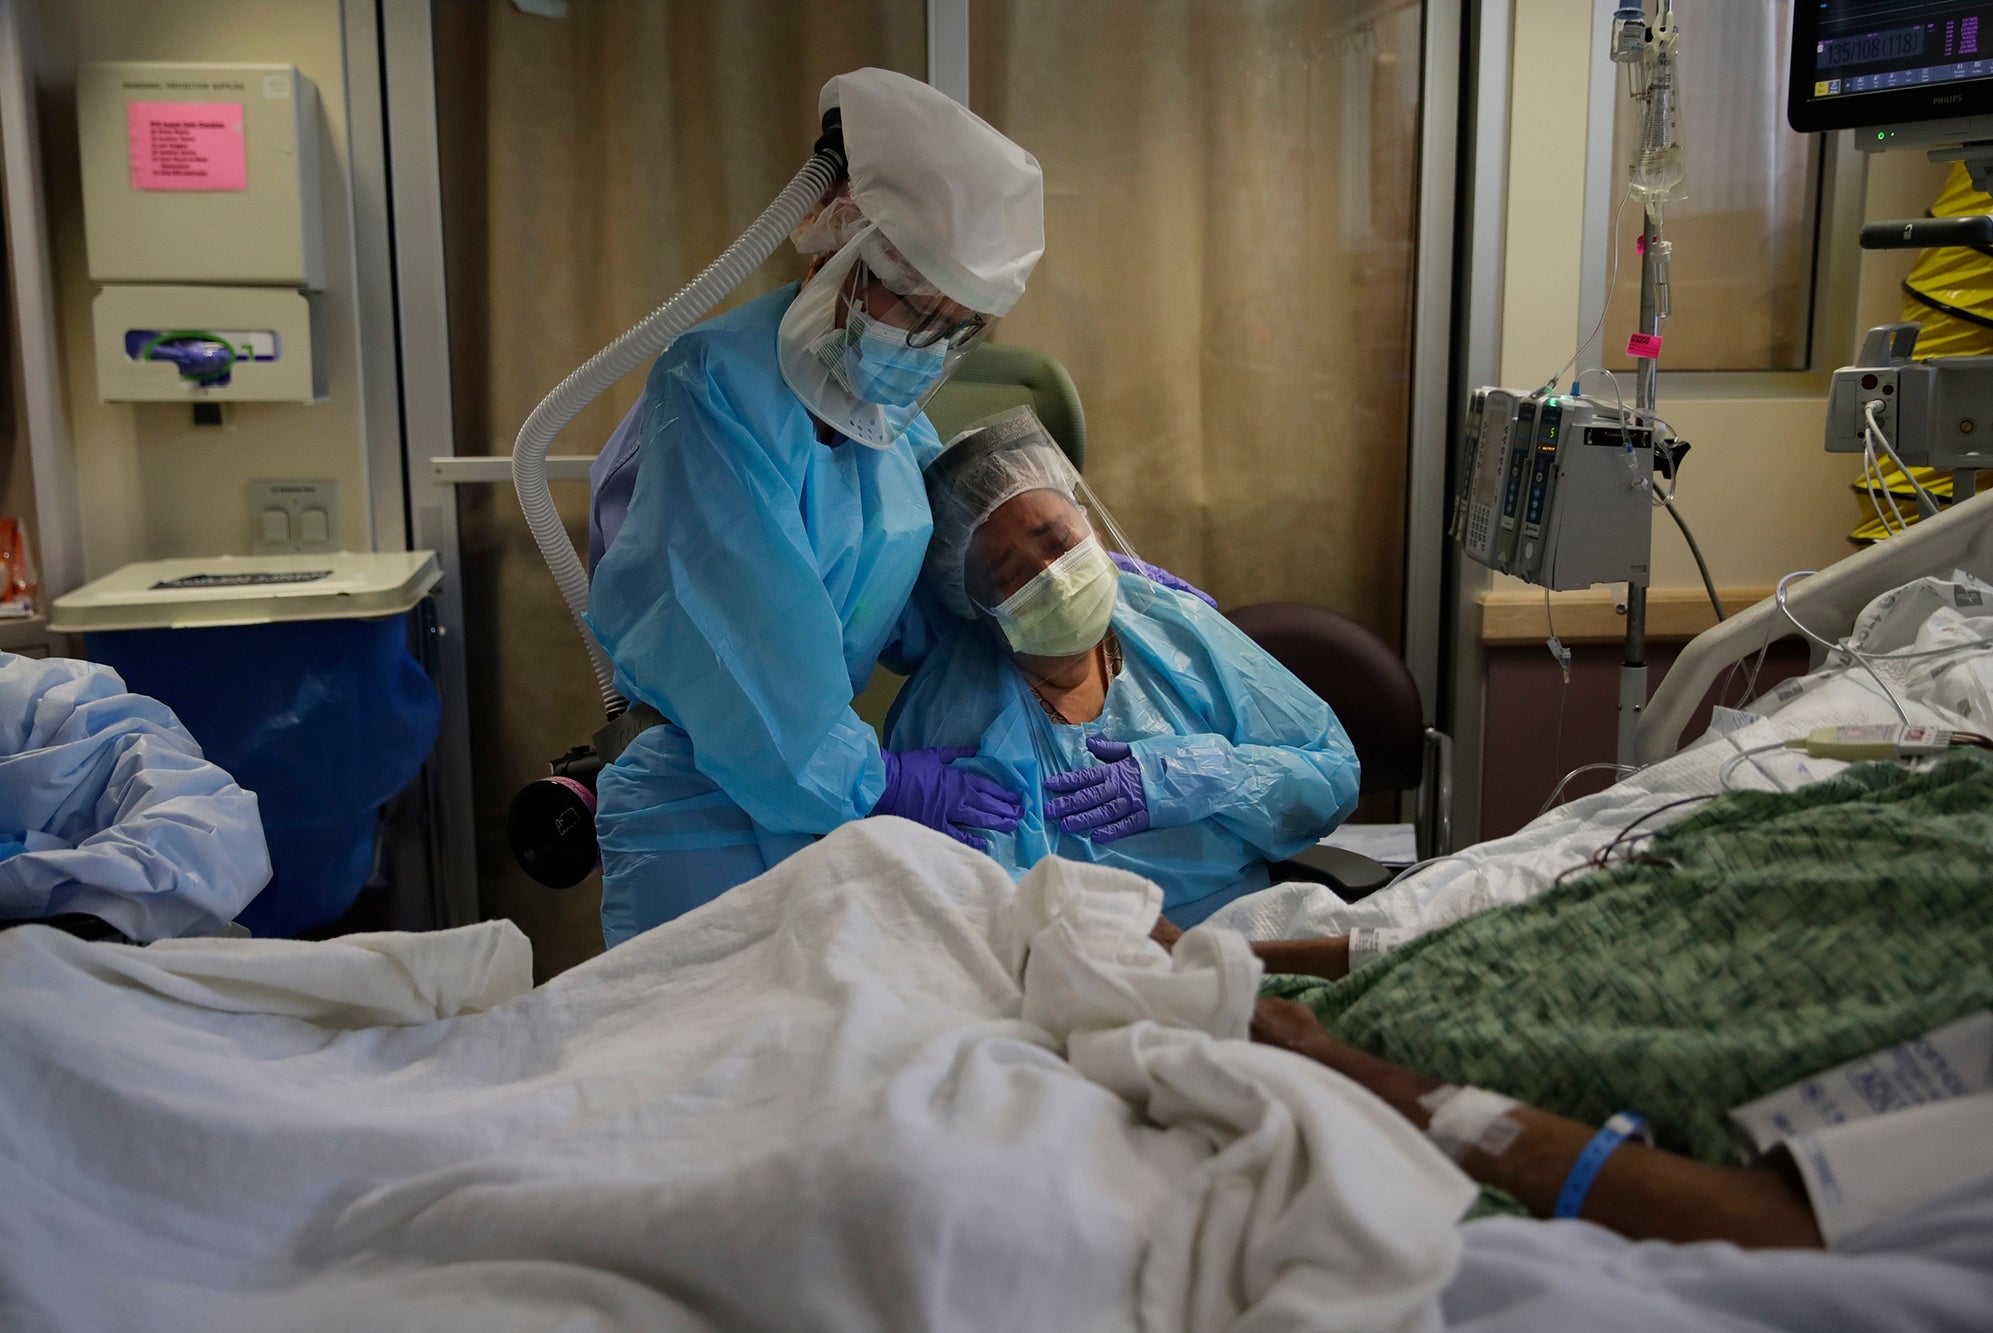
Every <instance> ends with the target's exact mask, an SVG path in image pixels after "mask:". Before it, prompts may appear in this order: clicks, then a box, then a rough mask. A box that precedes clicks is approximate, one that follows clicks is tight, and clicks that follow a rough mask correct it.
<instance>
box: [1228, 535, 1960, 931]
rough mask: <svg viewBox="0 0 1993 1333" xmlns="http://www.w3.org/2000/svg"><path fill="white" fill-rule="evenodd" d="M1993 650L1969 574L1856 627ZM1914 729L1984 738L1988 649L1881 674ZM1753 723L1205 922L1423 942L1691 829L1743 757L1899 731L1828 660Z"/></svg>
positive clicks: (1798, 769)
mask: <svg viewBox="0 0 1993 1333" xmlns="http://www.w3.org/2000/svg"><path fill="white" fill-rule="evenodd" d="M1974 640H1981V641H1985V640H1993V586H1989V585H1987V584H1985V583H1983V582H1981V581H1979V580H1977V579H1975V578H1973V577H1972V576H1970V575H1967V574H1964V573H1955V574H1953V575H1952V576H1950V577H1948V578H1926V579H1919V580H1917V581H1915V582H1913V583H1909V584H1906V585H1904V586H1903V587H1901V588H1897V589H1893V590H1892V591H1890V592H1888V593H1885V594H1883V595H1882V596H1880V597H1878V598H1876V600H1875V601H1874V602H1872V603H1870V604H1869V607H1868V608H1867V610H1865V611H1864V612H1863V613H1862V615H1861V616H1860V617H1859V618H1858V619H1857V621H1856V624H1855V629H1854V632H1853V633H1852V634H1851V635H1850V641H1851V642H1852V643H1853V644H1854V645H1855V646H1856V647H1857V648H1858V649H1860V650H1862V651H1864V652H1867V653H1885V652H1896V651H1913V650H1921V649H1928V648H1936V647H1939V646H1942V645H1947V644H1967V643H1971V642H1973V641H1974ZM1878 669H1879V670H1880V671H1881V672H1882V674H1883V676H1884V678H1885V679H1886V680H1887V681H1888V682H1889V685H1890V688H1891V689H1892V690H1893V691H1894V692H1895V694H1896V695H1897V697H1898V699H1899V700H1900V701H1901V702H1902V703H1903V705H1904V708H1905V711H1906V712H1908V714H1909V715H1910V720H1911V721H1912V722H1913V723H1920V724H1926V725H1931V726H1939V727H1946V728H1950V729H1953V730H1962V731H1976V732H1980V733H1982V734H1984V733H1986V732H1987V731H1988V730H1989V728H1993V651H1989V650H1988V649H1987V648H1985V647H1980V648H1978V649H1976V650H1973V651H1961V652H1958V653H1955V654H1951V655H1947V656H1939V657H1925V658H1914V659H1908V660H1898V661H1894V662H1881V663H1878ZM1750 707H1751V715H1755V716H1756V717H1757V718H1758V719H1759V720H1757V721H1749V720H1748V717H1746V718H1739V719H1733V720H1734V721H1737V722H1739V723H1741V724H1742V725H1738V726H1737V727H1736V729H1734V730H1727V731H1722V730H1719V729H1717V728H1712V730H1711V732H1710V733H1709V734H1707V735H1705V736H1704V737H1703V738H1702V739H1701V740H1699V741H1697V742H1696V743H1695V744H1693V745H1691V746H1689V747H1688V748H1687V749H1684V750H1682V751H1680V752H1679V753H1677V754H1675V755H1672V756H1670V757H1669V758H1667V759H1664V760H1662V761H1661V762H1660V763H1657V764H1652V765H1649V766H1648V767H1646V768H1644V769H1641V770H1640V771H1639V772H1637V773H1634V774H1632V775H1631V776H1629V777H1627V778H1625V779H1622V780H1621V781H1620V782H1618V783H1615V784H1614V785H1613V786H1611V787H1608V788H1606V789H1605V790H1604V791H1602V792H1599V793H1597V794H1595V795H1592V796H1587V797H1585V798H1583V799H1581V800H1577V801H1572V802H1569V803H1568V804H1566V805H1562V806H1559V807H1558V808H1556V809H1555V810H1552V811H1550V812H1548V813H1547V814H1545V815H1543V816H1542V817H1540V818H1538V819H1536V820H1534V821H1532V822H1531V823H1530V824H1528V825H1527V826H1525V827H1524V828H1522V829H1521V830H1519V831H1517V832H1516V833H1513V834H1510V835H1509V836H1508V837H1505V838H1496V839H1493V840H1491V841H1488V842H1483V843H1478V844H1476V845H1475V846H1473V847H1469V848H1467V849H1465V850H1464V851H1461V852H1459V853H1456V854H1455V855H1454V856H1453V857H1451V858H1449V859H1447V860H1444V861H1440V862H1437V863H1435V864H1433V865H1430V866H1427V867H1425V868H1423V869H1420V870H1417V871H1415V872H1414V873H1412V874H1410V875H1409V876H1407V877H1405V878H1403V879H1401V880H1400V881H1398V882H1397V883H1395V884H1393V885H1391V886H1390V887H1388V888H1386V889H1383V890H1380V891H1379V892H1377V893H1374V894H1372V895H1371V896H1369V897H1368V898H1364V899H1361V900H1359V901H1358V902H1355V903H1346V902H1344V901H1343V900H1342V898H1341V897H1340V896H1338V895H1337V894H1336V893H1335V891H1334V890H1332V889H1330V888H1328V887H1326V886H1325V885H1320V884H1303V883H1290V884H1276V885H1274V886H1273V887H1271V888H1268V889H1262V890H1261V891H1260V892H1258V893H1253V894H1247V895H1246V896H1245V897H1242V898H1239V899H1237V900H1236V901H1234V902H1230V903H1227V904H1226V905H1225V906H1224V907H1221V908H1219V909H1218V910H1217V911H1216V912H1214V913H1212V914H1211V918H1210V921H1209V923H1208V924H1210V925H1213V926H1218V927H1223V928H1226V929H1230V930H1238V931H1242V932H1244V933H1245V934H1246V935H1247V936H1248V937H1250V938H1252V939H1294V938H1300V937H1303V936H1310V935H1344V934H1348V933H1349V932H1350V931H1351V930H1354V929H1358V928H1389V929H1399V930H1408V931H1411V932H1412V933H1414V934H1417V933H1419V932H1421V931H1426V930H1431V929H1434V928H1435V927H1438V926H1443V925H1446V924H1448V923H1450V922H1453V921H1458V920H1461V919H1463V918H1465V917H1468V916H1472V915H1473V914H1475V913H1476V912H1481V911H1485V910H1486V909H1488V908H1490V907H1495V906H1499V905H1500V904H1503V903H1513V902H1522V901H1525V900H1527V899H1530V898H1533V897H1535V896H1536V895H1537V894H1540V893H1542V892H1543V891H1544V890H1545V889H1548V888H1549V887H1550V886H1551V885H1552V884H1553V883H1555V882H1556V879H1557V876H1558V875H1560V874H1562V873H1563V872H1565V871H1567V870H1569V869H1571V868H1572V867H1574V866H1579V865H1582V864H1583V863H1584V861H1585V860H1586V858H1587V857H1589V856H1591V855H1592V853H1593V852H1595V851H1596V850H1597V849H1598V848H1600V847H1602V846H1604V845H1605V844H1606V843H1607V842H1609V841H1611V840H1612V838H1614V837H1615V836H1616V835H1618V834H1619V833H1620V832H1621V830H1623V829H1624V828H1626V826H1627V825H1628V824H1630V823H1632V822H1633V821H1634V820H1635V819H1637V818H1640V817H1641V816H1643V815H1645V814H1647V813H1648V812H1655V813H1654V814H1653V817H1652V818H1651V819H1645V820H1643V821H1642V822H1641V824H1640V827H1641V828H1645V829H1661V828H1665V827H1667V826H1668V825H1669V824H1672V823H1674V822H1676V821H1677V820H1680V819H1684V818H1686V817H1687V816H1689V815H1690V814H1692V813H1694V811H1695V810H1696V809H1697V808H1698V806H1697V805H1696V804H1686V805H1680V806H1676V807H1675V808H1673V809H1669V810H1662V809H1661V807H1663V806H1665V805H1667V804H1668V803H1669V802H1670V801H1674V800H1678V799H1681V798H1684V797H1691V796H1698V795H1711V794H1714V793H1716V792H1718V791H1720V790H1721V788H1720V787H1719V785H1718V779H1719V777H1720V776H1721V774H1722V772H1723V768H1724V766H1725V764H1726V763H1727V762H1728V761H1729V760H1730V759H1731V758H1732V757H1733V756H1735V755H1738V754H1740V753H1742V752H1743V751H1745V750H1749V749H1752V748H1754V747H1756V746H1760V745H1768V744H1771V743H1772V742H1774V741H1782V740H1786V739H1789V738H1793V737H1801V736H1804V735H1805V734H1806V733H1807V732H1808V731H1811V730H1812V729H1813V728H1815V727H1830V726H1857V725H1862V724H1866V723H1874V722H1895V721H1896V720H1897V717H1896V713H1895V711H1894V710H1893V709H1892V708H1891V707H1890V704H1889V702H1888V700H1887V698H1886V697H1885V696H1884V695H1883V693H1882V691H1881V690H1880V688H1879V687H1878V686H1877V685H1876V683H1875V681H1874V680H1873V679H1871V677H1870V676H1869V674H1868V673H1867V672H1866V671H1864V670H1862V669H1861V668H1860V667H1854V668H1849V667H1846V666H1837V665H1835V664H1833V663H1832V662H1829V663H1828V664H1826V665H1824V666H1823V667H1822V668H1821V669H1820V670H1818V671H1815V672H1812V673H1810V674H1808V675H1806V676H1803V677H1800V678H1799V679H1797V680H1794V681H1789V682H1787V683H1785V684H1783V685H1781V686H1779V687H1778V689H1777V690H1775V691H1774V692H1773V693H1772V694H1771V695H1770V696H1769V697H1767V698H1765V699H1761V700H1758V701H1756V702H1755V703H1753V704H1752V705H1751V706H1750ZM1846 767H1847V765H1846V764H1843V763H1840V762H1838V761H1835V760H1831V759H1810V758H1808V757H1806V756H1805V755H1804V754H1801V753H1798V752H1793V751H1787V752H1774V753H1771V754H1765V755H1759V756H1756V757H1754V758H1752V759H1749V760H1745V761H1743V762H1741V763H1740V764H1739V765H1738V766H1737V767H1736V769H1735V771H1734V772H1733V773H1732V774H1731V777H1730V783H1731V785H1732V786H1733V787H1756V788H1760V789H1766V790H1770V789H1773V788H1775V787H1777V786H1784V787H1787V788H1791V787H1798V786H1802V785H1804V784H1806V783H1809V782H1817V781H1819V780H1820V779H1822V778H1826V777H1830V776H1832V775H1833V774H1835V773H1838V772H1841V771H1842V770H1843V769H1845V768H1846Z"/></svg>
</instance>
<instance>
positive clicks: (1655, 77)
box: [1612, 0, 1681, 765]
mask: <svg viewBox="0 0 1993 1333" xmlns="http://www.w3.org/2000/svg"><path fill="white" fill-rule="evenodd" d="M1673 11H1674V4H1673V0H1660V5H1659V10H1658V12H1657V13H1656V15H1655V20H1654V27H1653V29H1652V30H1649V29H1648V28H1647V26H1646V15H1645V13H1644V10H1643V9H1642V7H1640V6H1638V5H1633V4H1626V5H1623V6H1622V7H1621V8H1620V9H1619V10H1618V11H1617V13H1616V14H1615V16H1614V24H1613V46H1612V58H1613V59H1614V60H1615V61H1617V62H1620V63H1625V64H1631V65H1632V66H1633V67H1634V78H1635V92H1636V95H1637V96H1639V97H1641V98H1642V99H1643V100H1645V101H1646V103H1647V105H1646V108H1645V111H1644V114H1643V116H1642V122H1641V131H1640V149H1639V155H1638V157H1637V158H1636V160H1635V163H1634V167H1633V177H1634V178H1633V182H1631V183H1630V185H1629V188H1631V185H1632V184H1639V183H1642V178H1643V177H1644V184H1645V186H1646V188H1644V189H1642V190H1641V227H1640V241H1641V244H1640V329H1639V331H1640V332H1641V333H1642V334H1645V335H1647V336H1649V337H1650V338H1652V339H1653V342H1650V343H1648V345H1647V347H1648V353H1649V354H1648V355H1645V356H1642V357H1640V358H1638V362H1637V366H1636V369H1635V371H1634V375H1635V379H1634V395H1633V404H1634V411H1635V412H1636V413H1637V414H1638V415H1640V416H1642V417H1647V418H1651V417H1652V415H1653V411H1654V396H1655V389H1656V386H1657V381H1658V379H1659V366H1658V364H1657V360H1656V358H1657V356H1658V353H1659V346H1658V344H1659V341H1660V333H1661V323H1662V321H1663V320H1665V319H1666V318H1667V316H1668V313H1669V304H1670V303H1669V297H1668V271H1667V266H1668V252H1669V249H1670V246H1669V245H1668V242H1667V241H1666V240H1664V239H1663V238H1662V235H1661V211H1660V208H1659V203H1660V200H1662V199H1665V198H1666V196H1667V192H1668V190H1669V189H1671V188H1672V185H1673V182H1672V181H1665V180H1663V181H1662V182H1660V184H1659V189H1658V192H1657V190H1656V188H1655V186H1656V181H1655V174H1656V173H1657V172H1658V173H1659V174H1661V175H1663V176H1665V175H1666V174H1667V171H1668V169H1670V168H1672V169H1673V170H1674V171H1675V172H1677V173H1678V172H1679V169H1680V168H1679V155H1680V151H1681V150H1680V148H1679V146H1677V145H1676V144H1675V143H1674V123H1673V122H1674V93H1675V49H1676V43H1677V41H1678V40H1679V35H1680V34H1679V30H1678V29H1677V28H1676V27H1675V25H1674V14H1673ZM1643 84H1644V86H1642V85H1643ZM1676 179H1679V175H1677V177H1676ZM1646 707H1647V576H1646V575H1645V574H1644V573H1643V574H1642V575H1641V576H1640V577H1638V578H1636V579H1629V580H1628V581H1627V585H1626V650H1625V653H1624V655H1623V656H1622V658H1621V662H1620V668H1619V762H1620V763H1622V764H1628V765H1633V764H1637V763H1638V762H1639V761H1638V760H1637V759H1636V758H1635V755H1636V753H1637V750H1638V743H1637V737H1638V735H1639V731H1640V715H1641V713H1642V712H1643V711H1644V710H1645V709H1646Z"/></svg>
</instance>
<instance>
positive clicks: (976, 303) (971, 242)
mask: <svg viewBox="0 0 1993 1333" xmlns="http://www.w3.org/2000/svg"><path fill="white" fill-rule="evenodd" d="M821 105H822V108H823V109H824V110H828V109H829V108H831V107H833V106H835V107H838V108H839V109H840V112H841V115H842V123H843V127H844V144H845V152H846V155H847V157H848V159H849V162H850V167H851V171H850V177H849V179H848V180H847V181H846V182H845V183H844V184H843V185H841V186H839V188H838V189H837V190H835V191H833V192H832V194H831V196H830V197H829V198H828V199H827V200H825V201H824V203H823V204H822V206H820V207H819V208H818V209H817V210H816V211H815V212H814V213H812V214H811V215H810V216H809V217H807V218H805V219H804V220H803V222H802V223H801V225H799V226H798V227H797V228H796V230H795V231H794V232H792V233H791V235H790V239H791V240H793V241H794V242H795V243H796V247H797V248H798V249H800V250H802V251H803V252H804V253H805V254H823V255H828V256H829V258H828V259H827V260H825V261H824V262H823V263H822V265H821V266H820V267H819V268H818V270H817V272H816V274H815V276H814V277H812V278H811V279H810V280H809V281H808V282H806V283H804V284H803V289H802V291H801V292H799V293H798V294H797V296H796V299H795V300H794V301H793V302H791V303H790V305H789V309H788V310H787V311H786V312H784V314H783V316H782V325H781V331H780V334H779V336H778V338H777V349H778V358H779V363H780V365H781V368H782V378H783V380H784V381H785V382H786V383H787V384H788V385H789V388H790V389H791V390H792V391H793V392H794V393H795V394H796V396H797V397H798V398H801V399H802V400H803V402H804V404H805V405H806V406H808V408H809V409H810V411H811V413H813V414H814V415H815V416H816V417H817V418H818V419H819V420H821V421H824V422H826V423H828V424H829V425H830V426H832V427H833V428H835V429H836V430H837V431H839V432H840V433H841V434H843V435H844V436H845V437H846V438H848V439H851V440H855V441H857V442H858V443H860V444H864V445H869V446H870V447H872V448H874V449H887V448H891V447H892V444H893V442H894V441H895V440H897V439H898V438H899V436H900V434H901V432H903V431H905V430H906V429H907V427H908V426H909V425H911V424H912V423H913V421H914V420H915V419H916V418H918V417H919V416H920V413H921V409H922V408H923V407H924V406H925V405H926V402H927V399H928V398H929V397H930V396H931V395H932V394H933V393H934V391H935V390H936V389H938V388H939V387H940V386H941V383H942V382H943V381H944V380H946V379H947V377H948V375H949V374H950V373H951V372H952V371H953V370H954V368H955V366H956V365H957V364H959V363H960V361H961V359H962V358H963V357H964V356H966V355H967V354H968V351H969V349H970V348H971V347H973V346H974V345H975V341H976V340H977V338H979V337H981V336H984V335H983V334H981V333H976V332H974V331H971V332H970V333H969V335H968V336H967V337H965V338H963V339H961V340H959V341H951V342H950V343H948V345H946V346H943V347H932V348H931V351H928V352H927V353H925V354H918V355H910V354H909V353H912V352H913V351H914V349H912V348H910V347H908V348H899V347H895V346H893V345H892V342H891V339H892V336H893V333H894V330H892V329H891V328H887V329H885V330H884V333H885V337H884V339H883V340H880V341H874V340H872V338H871V337H870V336H868V335H866V334H865V333H864V332H863V330H861V329H860V328H859V326H858V325H857V324H854V323H852V321H851V320H850V319H847V318H845V317H844V312H843V308H842V306H841V304H840V296H843V297H845V298H847V299H848V298H849V297H851V295H852V294H853V293H854V292H856V291H860V290H862V289H863V281H862V280H863V279H864V278H865V277H866V275H867V274H869V275H871V276H874V277H877V278H878V279H879V280H880V281H881V282H883V283H884V284H885V286H886V288H887V289H888V290H889V291H892V292H894V293H896V294H898V295H899V296H902V297H918V298H928V297H946V298H948V299H949V300H950V301H953V302H954V303H956V304H957V305H960V306H963V307H966V308H967V309H969V310H972V311H975V312H976V313H978V314H981V315H985V316H989V317H992V318H993V317H996V316H999V315H1003V314H1005V313H1007V312H1008V311H1009V310H1010V308H1011V307H1012V306H1014V305H1015V304H1016V303H1017V298H1018V297H1020V296H1022V295H1023V294H1024V282H1025V279H1026V278H1027V277H1029V276H1030V273H1031V269H1032V267H1033V266H1034V265H1035V264H1037V262H1038V256H1039V255H1040V254H1042V253H1044V249H1045V206H1044V190H1043V182H1042V178H1041V176H1040V174H1039V171H1038V163H1037V161H1036V159H1034V158H1033V157H1032V156H1031V154H1029V153H1027V152H1025V151H1024V150H1023V149H1021V148H1019V147H1018V146H1017V145H1016V144H1014V143H1012V142H1011V141H1010V140H1008V139H1006V138H1004V137H1003V136H1002V135H1001V134H998V133H997V132H996V131H995V130H993V129H991V128H990V127H989V126H988V125H987V124H985V123H984V122H983V121H981V120H979V119H978V118H977V117H975V116H973V115H971V114H970V113H969V112H968V110H967V109H965V108H964V107H963V106H961V105H960V104H959V103H957V102H955V101H954V100H953V99H951V98H949V97H947V96H945V95H944V94H942V93H939V92H937V91H935V90H934V89H933V88H930V87H928V86H927V85H926V84H924V83H921V82H919V81H917V80H914V79H910V78H907V77H906V76H905V75H903V74H894V73H892V72H891V71H889V70H883V69H861V70H857V71H855V72H853V73H850V74H840V75H839V76H837V77H836V78H834V79H832V80H831V81H830V82H829V83H827V84H825V85H824V90H823V96H822V98H821ZM860 264H862V265H863V266H864V271H863V272H855V271H854V270H855V269H856V268H857V266H858V265H860ZM847 284H850V285H849V286H847ZM878 315H879V312H878V311H876V310H874V311H870V312H868V318H869V319H870V320H872V321H876V319H877V317H878ZM878 332H880V330H876V329H875V330H874V333H875V334H876V333H878ZM854 357H855V358H856V360H855V361H854ZM868 358H869V359H868ZM882 369H883V371H884V373H885V375H886V376H888V377H892V378H890V382H891V383H892V384H894V385H896V386H902V387H901V390H900V391H899V392H890V391H884V386H885V384H886V383H887V382H888V380H882V379H881V377H880V374H881V371H882Z"/></svg>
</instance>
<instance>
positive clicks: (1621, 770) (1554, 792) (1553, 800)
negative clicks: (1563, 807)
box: [1536, 763, 1640, 819]
mask: <svg viewBox="0 0 1993 1333" xmlns="http://www.w3.org/2000/svg"><path fill="white" fill-rule="evenodd" d="M1602 768H1610V769H1612V770H1613V772H1614V774H1615V775H1616V776H1615V777H1614V779H1613V780H1614V781H1615V782H1617V781H1619V780H1620V779H1623V778H1629V777H1632V776H1633V775H1634V774H1635V773H1638V772H1639V771H1640V766H1639V765H1638V764H1613V763H1598V764H1580V765H1578V766H1577V767H1576V768H1574V769H1572V770H1571V771H1570V772H1569V773H1566V774H1565V775H1564V776H1563V777H1562V778H1560V779H1558V781H1557V785H1556V786H1555V787H1553V788H1551V791H1550V799H1549V800H1547V801H1545V802H1544V803H1543V808H1542V809H1540V810H1538V811H1537V812H1536V817H1537V818H1538V819H1541V818H1542V817H1543V816H1544V815H1546V814H1548V813H1550V807H1551V806H1553V805H1555V804H1557V798H1558V797H1559V796H1562V795H1563V794H1564V789H1565V788H1566V787H1568V786H1570V785H1571V779H1572V778H1575V777H1577V776H1578V775H1579V774H1580V773H1596V772H1597V771H1598V770H1599V769H1602Z"/></svg>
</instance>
